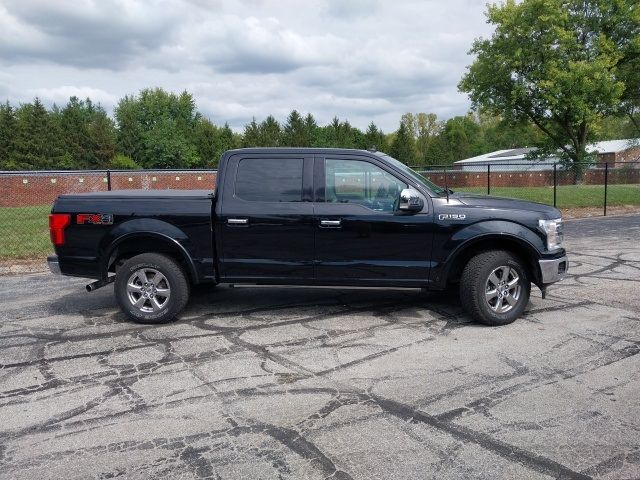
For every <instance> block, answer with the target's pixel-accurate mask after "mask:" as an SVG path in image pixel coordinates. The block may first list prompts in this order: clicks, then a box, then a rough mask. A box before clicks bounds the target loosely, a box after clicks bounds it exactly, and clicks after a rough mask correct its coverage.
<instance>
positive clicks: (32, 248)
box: [0, 162, 640, 274]
mask: <svg viewBox="0 0 640 480" xmlns="http://www.w3.org/2000/svg"><path fill="white" fill-rule="evenodd" d="M414 168H415V169H416V170H418V171H419V172H420V173H421V174H422V175H423V176H425V177H426V178H428V179H429V180H431V181H432V182H434V183H436V184H438V185H440V186H443V187H447V188H449V189H451V190H452V191H454V192H466V193H478V194H490V195H496V196H501V197H510V198H516V199H522V200H528V201H534V202H540V203H545V204H547V205H554V206H556V207H557V208H559V209H561V210H562V211H563V214H564V216H565V217H578V216H594V215H607V214H617V213H626V212H634V211H635V212H640V162H617V163H612V162H611V163H598V164H578V165H573V168H565V167H564V166H563V165H562V164H559V163H544V162H543V163H532V162H528V163H527V162H522V163H508V164H496V163H477V164H472V165H469V164H466V165H464V166H463V167H460V168H456V167H454V166H451V165H448V166H430V167H428V168H425V167H414ZM216 174H217V172H216V171H215V170H156V171H151V170H135V171H131V170H126V171H123V170H103V171H55V172H54V171H52V172H0V227H1V228H0V274H10V273H25V272H30V271H42V270H43V269H45V267H46V266H45V260H46V257H47V255H49V254H51V253H52V251H53V249H52V247H51V242H50V240H49V228H48V214H49V212H50V210H51V204H52V203H53V201H54V200H55V198H56V197H57V196H58V195H61V194H64V193H81V192H96V191H106V190H126V189H145V190H153V189H161V190H163V189H204V190H213V188H214V185H215V179H216Z"/></svg>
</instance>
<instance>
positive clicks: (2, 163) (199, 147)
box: [0, 88, 634, 170]
mask: <svg viewBox="0 0 640 480" xmlns="http://www.w3.org/2000/svg"><path fill="white" fill-rule="evenodd" d="M633 129H634V126H633V124H632V123H631V122H629V121H624V119H619V118H615V117H610V118H605V119H603V120H602V121H601V122H600V125H599V135H598V137H599V138H600V139H606V138H621V137H625V136H631V135H632V134H633ZM543 140H544V134H543V132H542V131H541V130H540V129H539V128H537V127H536V126H535V125H533V124H532V123H531V122H526V121H522V122H515V123H514V122H508V121H506V120H505V119H503V118H501V117H500V116H499V115H495V114H494V115H490V114H488V113H485V112H480V113H478V112H470V113H469V114H467V115H464V116H456V117H453V118H450V119H447V120H439V119H438V117H437V116H436V114H434V113H415V114H414V113H406V114H404V115H402V117H401V118H400V121H399V127H398V129H397V130H396V131H394V132H391V133H384V132H383V131H382V130H381V129H380V128H378V127H377V126H376V125H375V123H374V122H371V123H369V126H368V127H367V129H366V130H364V131H363V130H360V129H359V128H357V127H355V126H353V125H351V124H350V123H349V121H348V120H340V119H338V118H337V117H336V118H334V119H333V120H332V121H331V122H330V123H328V124H327V125H318V123H317V121H316V119H315V118H314V116H313V115H312V114H311V113H308V114H306V115H302V114H300V113H299V112H298V111H296V110H293V111H291V113H290V114H289V115H288V116H287V118H286V119H285V120H284V121H283V122H279V121H278V120H277V119H276V118H275V117H274V116H273V115H269V116H267V117H266V118H264V119H262V120H261V121H257V120H256V119H253V120H252V121H251V122H249V123H248V124H247V125H245V127H244V130H243V131H242V133H237V132H234V131H233V130H232V129H231V128H230V127H229V125H227V124H225V125H223V126H218V125H215V124H214V123H212V122H211V121H210V120H209V119H208V118H206V117H205V116H204V115H202V114H201V113H199V112H198V111H197V109H196V103H195V101H194V98H193V96H192V95H191V94H190V93H188V92H182V93H180V94H175V93H171V92H166V91H165V90H163V89H161V88H155V89H145V90H142V91H141V92H140V93H139V94H138V95H130V96H125V97H124V98H122V99H121V100H120V101H119V102H118V104H117V106H116V108H115V109H114V113H113V118H111V117H110V116H109V115H108V114H107V112H106V111H105V110H104V108H102V107H101V106H100V105H99V104H96V103H94V102H93V101H92V100H91V99H89V98H87V99H85V100H80V99H78V98H76V97H71V98H70V99H69V101H68V102H67V104H66V105H64V106H63V107H58V106H56V105H54V106H53V107H52V108H46V107H45V106H44V105H43V104H42V102H41V101H40V100H39V99H38V98H36V99H35V100H34V101H33V102H31V103H23V104H20V105H19V106H17V107H14V106H12V105H11V104H10V103H9V102H5V103H4V104H0V170H45V169H108V168H112V169H137V168H148V169H151V168H215V167H216V166H217V163H218V159H219V158H220V156H221V155H222V153H223V152H224V151H225V150H228V149H231V148H239V147H280V146H282V147H337V148H360V149H370V148H375V149H377V150H379V151H382V152H385V153H388V154H390V155H392V156H393V157H395V158H397V159H399V160H400V161H402V162H404V163H406V164H409V165H420V166H429V165H445V164H451V163H452V162H454V161H456V160H461V159H464V158H468V157H471V156H474V155H480V154H482V153H485V152H490V151H494V150H500V149H508V148H517V147H524V146H533V145H538V144H540V143H541V142H542V141H543Z"/></svg>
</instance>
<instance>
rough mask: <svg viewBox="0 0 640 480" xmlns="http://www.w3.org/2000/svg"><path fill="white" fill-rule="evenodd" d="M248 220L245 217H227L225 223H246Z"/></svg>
mask: <svg viewBox="0 0 640 480" xmlns="http://www.w3.org/2000/svg"><path fill="white" fill-rule="evenodd" d="M248 224H249V220H248V219H246V218H227V225H248Z"/></svg>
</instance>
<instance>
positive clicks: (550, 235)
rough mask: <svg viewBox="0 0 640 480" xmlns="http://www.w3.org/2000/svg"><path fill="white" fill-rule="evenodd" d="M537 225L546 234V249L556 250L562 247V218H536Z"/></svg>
mask: <svg viewBox="0 0 640 480" xmlns="http://www.w3.org/2000/svg"><path fill="white" fill-rule="evenodd" d="M538 225H539V226H540V228H541V229H542V230H543V231H544V233H546V234H547V250H550V251H551V250H558V249H559V248H560V247H562V238H563V234H562V219H561V218H556V219H553V220H538Z"/></svg>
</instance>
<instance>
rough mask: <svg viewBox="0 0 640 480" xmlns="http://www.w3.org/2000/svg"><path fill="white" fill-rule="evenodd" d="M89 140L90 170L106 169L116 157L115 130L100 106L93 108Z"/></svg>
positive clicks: (111, 121)
mask: <svg viewBox="0 0 640 480" xmlns="http://www.w3.org/2000/svg"><path fill="white" fill-rule="evenodd" d="M89 138H90V139H91V147H92V150H93V151H92V162H93V163H92V164H91V165H89V167H90V168H96V169H97V168H106V167H108V166H109V164H110V163H111V161H112V160H113V158H114V157H115V155H116V142H117V137H116V128H115V124H114V122H113V120H111V119H110V118H109V117H108V116H107V112H105V110H104V108H102V107H101V106H100V105H98V106H97V107H95V111H94V113H93V118H92V119H91V123H90V124H89Z"/></svg>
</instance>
